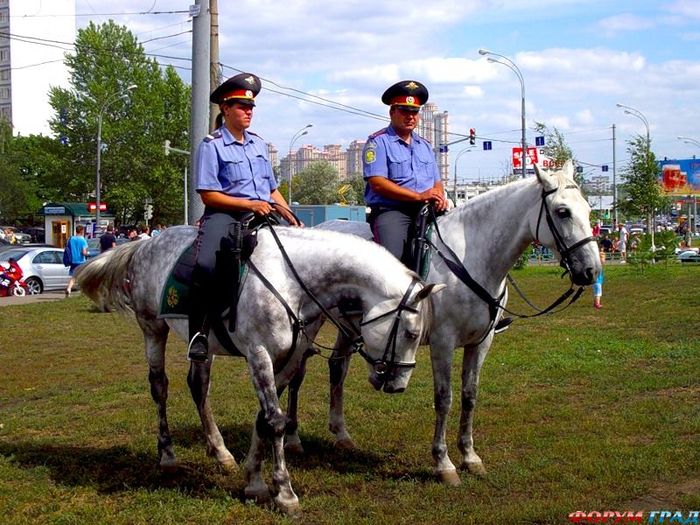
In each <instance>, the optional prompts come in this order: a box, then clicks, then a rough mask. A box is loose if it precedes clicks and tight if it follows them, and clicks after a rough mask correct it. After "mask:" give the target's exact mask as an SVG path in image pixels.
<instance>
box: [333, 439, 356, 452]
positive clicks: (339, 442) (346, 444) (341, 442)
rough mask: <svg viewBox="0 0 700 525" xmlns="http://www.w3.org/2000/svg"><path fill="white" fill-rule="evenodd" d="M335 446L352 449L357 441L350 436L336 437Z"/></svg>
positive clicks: (340, 448)
mask: <svg viewBox="0 0 700 525" xmlns="http://www.w3.org/2000/svg"><path fill="white" fill-rule="evenodd" d="M335 448H337V449H338V450H352V449H354V448H355V442H354V441H353V440H352V439H350V438H342V439H336V441H335Z"/></svg>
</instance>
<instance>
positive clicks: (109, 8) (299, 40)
mask: <svg viewBox="0 0 700 525" xmlns="http://www.w3.org/2000/svg"><path fill="white" fill-rule="evenodd" d="M27 1H32V0H27ZM33 1H37V0H33ZM190 3H194V2H193V1H190V0H168V1H165V0H120V1H119V2H117V1H116V0H77V1H76V12H77V13H79V14H83V15H89V16H81V17H79V18H78V26H79V27H80V26H84V25H85V24H86V23H87V22H88V21H89V20H93V21H95V22H98V23H99V22H103V21H106V20H107V19H108V18H114V19H115V20H116V21H117V22H119V23H122V24H124V25H126V26H127V27H128V28H129V29H131V30H132V31H133V32H134V33H135V34H137V35H138V36H139V38H140V39H141V40H142V41H145V40H148V39H151V38H155V37H163V36H166V37H168V36H169V35H175V34H176V33H179V32H182V31H187V30H188V29H190V28H191V23H190V20H189V18H188V16H187V14H183V13H174V14H124V15H118V16H111V17H110V16H105V13H137V12H151V13H152V12H163V11H178V10H187V9H188V7H189V4H190ZM46 4H47V3H45V4H44V5H46ZM47 9H48V8H47ZM219 11H220V20H219V22H220V33H221V42H220V48H221V51H220V55H221V62H222V63H224V64H226V66H227V67H226V68H225V69H224V75H225V76H230V75H233V74H235V73H236V70H235V69H233V68H236V69H240V70H246V71H251V72H254V73H256V74H258V75H259V76H261V77H262V78H263V79H264V86H268V87H272V88H273V89H274V90H276V91H280V92H282V93H283V94H278V93H273V92H272V91H269V90H268V91H263V92H262V93H261V95H260V96H259V98H258V100H259V102H258V107H257V108H256V114H255V117H254V121H253V126H252V128H251V129H252V130H254V131H256V132H257V133H259V134H260V135H262V136H263V137H264V138H265V139H266V140H268V141H270V142H273V143H274V144H275V145H276V146H277V147H278V148H279V149H280V150H281V153H282V154H284V153H286V150H287V149H288V147H289V141H290V139H291V137H292V136H293V135H294V133H295V132H296V131H297V130H298V129H300V128H301V127H303V126H305V125H306V124H308V123H312V124H313V128H311V130H310V133H309V134H308V135H307V136H305V137H304V141H303V143H305V144H307V143H308V144H314V145H316V146H323V145H324V144H342V145H344V146H345V145H347V144H348V143H349V142H350V141H352V140H353V139H359V140H364V138H366V136H367V135H368V134H370V133H371V132H373V131H375V130H377V129H379V128H381V127H383V125H384V124H383V121H382V120H380V119H378V118H372V117H370V116H367V115H357V114H352V113H348V112H345V111H340V110H337V109H331V108H328V107H324V106H322V105H318V104H313V103H310V102H308V101H300V100H298V99H295V98H291V97H290V96H289V95H294V96H302V97H304V98H308V97H307V96H306V95H302V94H300V93H299V92H297V91H293V90H299V91H301V92H303V93H308V94H311V95H315V96H319V97H323V98H324V99H327V100H329V101H334V102H338V103H341V104H345V105H347V106H351V107H353V108H358V109H359V110H361V111H366V112H370V113H372V114H375V115H379V116H385V115H386V114H387V108H386V107H385V106H383V105H382V104H381V101H380V100H379V99H380V96H381V93H382V92H383V90H384V89H385V88H386V87H387V86H388V85H390V84H392V83H393V82H395V81H398V80H401V79H409V78H410V79H416V80H420V81H422V82H424V83H425V84H426V85H427V86H428V88H429V89H430V93H431V95H430V99H431V101H432V102H435V103H436V104H438V106H439V109H440V110H441V111H448V113H449V119H450V129H451V131H454V132H457V133H466V132H467V130H468V129H469V128H470V127H474V128H476V130H477V135H478V136H479V137H483V138H486V139H489V138H490V139H497V140H501V141H504V142H497V143H494V149H493V150H492V151H490V152H483V151H481V150H480V149H477V150H475V151H473V152H472V153H470V154H469V155H466V156H463V157H462V158H461V159H460V163H459V173H458V175H459V178H460V179H463V178H469V179H475V178H496V177H500V176H502V175H503V174H504V172H505V171H507V163H508V159H509V158H510V148H511V147H512V146H514V145H516V143H517V142H518V141H519V137H520V84H519V81H518V80H517V78H516V76H515V74H514V73H513V72H512V71H510V70H509V69H508V68H506V67H504V66H500V65H498V64H491V63H488V62H486V59H485V57H482V56H480V55H479V54H478V50H479V48H486V49H490V50H492V51H494V52H497V53H499V54H502V55H505V56H507V57H509V58H510V59H512V60H513V61H514V62H515V63H516V64H517V66H518V67H519V69H520V70H521V72H522V74H523V77H524V81H525V91H526V116H527V125H526V127H527V128H528V131H527V138H528V142H531V143H534V137H535V133H534V132H533V131H532V127H533V126H534V122H535V121H539V122H544V123H545V124H547V125H548V126H550V127H554V126H555V127H557V129H559V130H560V131H561V132H562V133H563V134H564V136H565V137H566V138H567V141H568V142H569V144H570V145H571V146H572V148H573V149H574V152H575V155H576V157H577V158H578V159H579V160H581V161H584V162H586V163H589V164H591V165H592V166H591V167H590V168H589V169H588V170H587V171H589V172H590V174H591V176H597V175H602V172H601V171H600V168H598V167H597V166H599V165H602V164H609V165H611V164H612V157H613V155H612V131H611V127H612V125H613V124H615V125H616V137H617V146H616V153H617V160H618V171H619V170H620V169H622V167H623V163H624V160H625V159H626V158H627V157H628V155H627V153H626V151H625V150H626V144H625V142H626V141H627V140H629V139H630V138H632V137H633V136H634V135H635V134H643V133H645V128H644V125H643V123H642V122H641V121H640V120H639V119H636V118H634V117H632V116H629V115H626V114H624V113H623V111H622V110H620V109H618V108H616V107H615V104H616V103H617V102H620V103H623V104H626V105H628V106H632V107H634V108H636V109H638V110H640V111H641V112H642V113H643V114H644V115H645V116H646V118H647V119H648V121H649V123H650V128H651V129H650V131H651V140H652V149H653V150H654V152H655V153H656V155H657V157H660V158H663V157H669V158H673V157H680V158H687V157H690V156H692V155H693V154H696V153H699V152H698V150H699V149H700V148H698V147H697V146H693V145H689V144H686V143H683V142H681V141H680V140H678V139H677V136H678V135H682V136H688V137H692V138H695V139H698V140H700V127H699V126H698V122H700V109H699V107H698V103H699V102H700V0H669V1H662V0H656V1H652V0H641V1H628V0H623V1H615V2H611V1H610V0H604V1H603V0H600V1H599V0H528V1H524V0H513V1H508V0H500V1H499V0H480V1H474V0H435V1H432V2H429V3H427V2H423V3H407V2H399V1H396V0H385V1H382V2H377V1H373V2H370V1H366V0H345V1H343V2H327V1H320V0H307V1H304V0H288V1H285V2H281V1H278V0H240V1H238V0H237V1H235V2H234V1H231V0H219ZM145 48H146V50H147V52H150V53H156V54H162V55H170V56H177V57H188V56H189V55H190V50H191V34H190V33H185V34H182V35H179V36H173V37H169V38H164V39H160V40H155V41H152V42H149V43H147V44H145ZM160 60H161V61H162V62H169V63H173V64H176V65H179V66H184V67H189V64H188V63H187V62H185V61H175V60H171V59H160ZM179 71H180V73H181V75H182V76H183V78H184V79H186V80H187V81H189V71H187V70H186V69H179ZM265 80H267V82H265ZM272 82H274V83H276V84H277V86H275V85H274V84H273V83H272ZM279 86H282V87H279ZM285 88H290V89H285ZM316 100H317V101H318V99H316ZM324 104H329V103H326V102H324ZM330 105H332V104H330ZM301 142H302V141H299V142H297V143H296V145H297V146H298V145H300V143H301ZM480 144H481V143H480V142H479V143H478V145H477V146H479V147H480ZM463 147H464V146H463V145H462V144H459V145H456V146H454V147H453V149H452V150H451V153H453V154H456V153H458V152H459V151H460V150H461V149H462V148H463ZM611 169H612V168H611ZM450 172H451V173H452V168H451V169H450Z"/></svg>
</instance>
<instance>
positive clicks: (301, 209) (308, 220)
mask: <svg viewBox="0 0 700 525" xmlns="http://www.w3.org/2000/svg"><path fill="white" fill-rule="evenodd" d="M292 211H293V212H294V213H295V214H296V216H297V217H299V218H300V219H301V220H302V221H303V223H304V224H305V225H306V226H316V225H317V224H319V223H322V222H325V221H331V220H333V219H340V220H346V221H360V222H365V217H366V213H365V207H364V206H343V205H341V204H329V205H316V204H313V205H311V204H310V205H302V204H294V205H292Z"/></svg>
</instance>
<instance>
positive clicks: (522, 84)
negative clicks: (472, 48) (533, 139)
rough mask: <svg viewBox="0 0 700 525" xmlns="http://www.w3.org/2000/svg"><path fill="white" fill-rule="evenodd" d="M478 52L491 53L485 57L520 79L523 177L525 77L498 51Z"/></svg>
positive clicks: (525, 149)
mask: <svg viewBox="0 0 700 525" xmlns="http://www.w3.org/2000/svg"><path fill="white" fill-rule="evenodd" d="M479 54H480V55H492V56H489V57H487V60H488V61H489V62H494V63H496V64H501V65H502V66H506V67H507V68H508V69H510V70H511V71H512V72H513V73H515V75H516V76H517V77H518V80H519V81H520V131H521V137H520V147H521V148H522V149H523V151H522V157H521V162H522V170H523V171H522V177H523V179H524V178H525V176H526V174H527V171H526V167H525V165H526V160H527V142H526V141H525V79H524V78H523V74H522V72H521V71H520V68H518V66H517V65H516V64H515V62H513V61H512V60H511V59H510V58H508V57H506V56H503V55H499V54H498V53H494V52H493V51H489V50H488V49H479ZM494 56H495V57H498V58H500V59H501V60H498V59H497V58H493V57H494Z"/></svg>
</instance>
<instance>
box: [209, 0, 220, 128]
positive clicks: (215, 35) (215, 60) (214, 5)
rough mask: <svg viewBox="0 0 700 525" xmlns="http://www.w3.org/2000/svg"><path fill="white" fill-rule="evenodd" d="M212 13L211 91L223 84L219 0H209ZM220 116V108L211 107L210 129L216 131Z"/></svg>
mask: <svg viewBox="0 0 700 525" xmlns="http://www.w3.org/2000/svg"><path fill="white" fill-rule="evenodd" d="M209 9H210V11H211V32H210V36H209V48H210V54H211V73H210V74H211V79H210V82H209V85H210V88H211V91H214V90H215V89H216V88H217V87H218V86H219V84H221V66H220V65H219V7H218V0H209ZM218 114H219V106H217V105H216V104H211V105H210V106H209V129H210V130H214V129H216V117H217V115H218Z"/></svg>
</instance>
